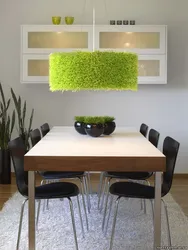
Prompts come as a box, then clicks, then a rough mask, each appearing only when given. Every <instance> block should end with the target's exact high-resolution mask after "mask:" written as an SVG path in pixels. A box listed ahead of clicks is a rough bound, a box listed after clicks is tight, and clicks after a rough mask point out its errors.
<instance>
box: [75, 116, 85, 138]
mask: <svg viewBox="0 0 188 250" xmlns="http://www.w3.org/2000/svg"><path fill="white" fill-rule="evenodd" d="M84 119H85V116H75V117H74V120H75V122H74V127H75V129H76V131H77V132H78V133H80V134H81V135H86V131H85V123H84Z"/></svg>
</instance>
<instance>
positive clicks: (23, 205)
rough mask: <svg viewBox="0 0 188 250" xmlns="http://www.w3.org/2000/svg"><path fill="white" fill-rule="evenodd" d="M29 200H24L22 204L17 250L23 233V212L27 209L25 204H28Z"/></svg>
mask: <svg viewBox="0 0 188 250" xmlns="http://www.w3.org/2000/svg"><path fill="white" fill-rule="evenodd" d="M27 200H28V199H26V200H24V202H23V203H22V207H21V213H20V222H19V229H18V238H17V244H16V250H19V245H20V236H21V231H22V220H23V212H24V207H25V203H26V201H27Z"/></svg>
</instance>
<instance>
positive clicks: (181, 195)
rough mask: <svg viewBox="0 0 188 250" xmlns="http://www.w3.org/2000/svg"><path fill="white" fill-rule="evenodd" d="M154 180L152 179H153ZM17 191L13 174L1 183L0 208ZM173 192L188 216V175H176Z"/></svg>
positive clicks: (94, 185)
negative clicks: (3, 183)
mask: <svg viewBox="0 0 188 250" xmlns="http://www.w3.org/2000/svg"><path fill="white" fill-rule="evenodd" d="M91 181H92V188H93V190H94V191H96V190H97V186H98V181H99V175H97V174H93V175H92V176H91ZM151 182H152V180H151ZM37 184H40V177H39V178H37ZM16 191H17V187H16V181H15V177H14V176H12V184H11V185H0V210H1V209H2V207H3V205H4V203H5V202H6V201H7V200H8V199H9V198H10V197H11V196H12V195H13V194H14V193H15V192H16ZM171 194H172V196H173V197H174V199H175V200H176V202H177V203H178V204H179V205H180V206H181V208H182V209H183V211H184V213H185V214H186V215H187V216H188V175H186V176H185V175H177V176H175V177H174V181H173V185H172V189H171Z"/></svg>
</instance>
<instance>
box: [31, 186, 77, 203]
mask: <svg viewBox="0 0 188 250" xmlns="http://www.w3.org/2000/svg"><path fill="white" fill-rule="evenodd" d="M78 194H79V188H78V186H77V185H75V184H73V183H69V182H56V183H51V184H46V185H41V186H38V187H36V188H35V198H36V199H54V198H66V197H73V196H76V195H78Z"/></svg>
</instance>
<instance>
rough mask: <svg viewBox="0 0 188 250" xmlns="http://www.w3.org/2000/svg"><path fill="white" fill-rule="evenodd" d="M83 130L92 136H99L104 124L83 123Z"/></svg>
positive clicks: (102, 131)
mask: <svg viewBox="0 0 188 250" xmlns="http://www.w3.org/2000/svg"><path fill="white" fill-rule="evenodd" d="M85 131H86V133H87V134H88V135H90V136H92V137H99V136H101V135H102V134H103V133H104V125H103V124H101V123H98V124H89V123H87V124H85Z"/></svg>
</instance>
